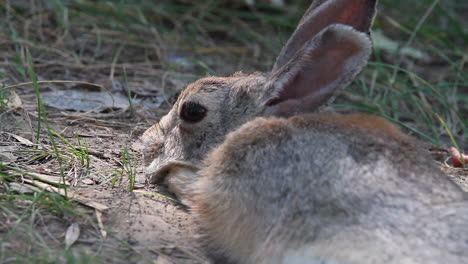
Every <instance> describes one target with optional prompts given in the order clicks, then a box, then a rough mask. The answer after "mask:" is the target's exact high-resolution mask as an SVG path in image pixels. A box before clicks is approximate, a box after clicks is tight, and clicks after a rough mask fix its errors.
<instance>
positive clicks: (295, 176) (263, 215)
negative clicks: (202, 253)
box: [143, 0, 468, 263]
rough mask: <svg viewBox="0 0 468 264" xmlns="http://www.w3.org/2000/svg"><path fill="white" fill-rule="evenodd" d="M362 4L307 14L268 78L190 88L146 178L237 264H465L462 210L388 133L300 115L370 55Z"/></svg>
mask: <svg viewBox="0 0 468 264" xmlns="http://www.w3.org/2000/svg"><path fill="white" fill-rule="evenodd" d="M374 13H375V1H372V0H329V1H325V0H318V1H314V2H313V3H312V6H311V7H310V8H309V9H308V11H307V12H306V14H305V15H304V17H303V19H302V20H301V21H300V23H299V26H298V28H297V29H296V31H295V32H294V34H293V35H292V37H291V38H290V40H289V41H288V42H287V44H286V46H285V47H284V48H283V50H282V51H281V53H280V55H279V57H278V58H277V60H276V63H275V65H274V66H273V69H272V71H271V72H269V73H253V74H250V75H245V74H242V73H236V74H234V75H232V76H229V77H208V78H203V79H201V80H198V81H196V82H195V83H193V84H191V85H189V86H188V87H187V88H186V89H185V90H184V91H183V92H182V93H181V95H180V97H179V98H178V100H177V102H176V103H175V105H174V106H173V108H172V110H171V111H170V112H169V113H168V114H167V115H166V116H164V117H163V118H162V119H161V120H160V122H159V123H158V124H156V125H154V126H153V127H151V128H149V129H148V130H147V131H146V132H145V134H144V135H143V142H144V144H145V146H146V149H145V160H146V162H147V165H148V166H147V174H148V176H149V178H150V179H151V181H153V182H155V181H163V180H164V181H165V182H166V183H167V184H168V185H169V187H170V189H171V190H172V191H173V192H174V193H175V194H176V195H178V196H179V197H180V198H181V199H182V200H183V201H184V202H185V203H186V204H187V205H188V206H189V207H190V208H192V209H193V211H194V213H195V215H197V217H198V218H199V223H200V225H201V229H202V230H203V231H204V232H205V233H206V240H207V241H209V242H210V244H211V246H212V247H211V250H218V251H219V252H221V253H223V254H224V255H225V256H227V258H228V259H230V260H231V261H232V262H235V263H468V199H467V195H466V193H464V192H463V191H461V189H460V188H458V187H457V186H456V185H455V184H453V183H452V182H451V181H450V180H449V179H447V177H446V176H445V175H444V174H442V173H441V172H440V171H439V170H438V169H437V168H436V166H435V165H434V164H433V163H432V162H431V161H430V158H428V157H427V156H426V155H425V154H424V153H421V150H420V148H419V147H418V145H417V143H415V141H414V140H413V139H412V138H411V137H409V136H406V135H405V134H403V133H401V132H400V131H399V130H398V129H397V128H395V127H394V126H393V125H391V124H390V123H388V122H386V121H385V120H383V119H381V118H378V117H372V116H366V115H348V116H341V115H337V114H311V113H310V112H313V111H315V110H317V109H318V108H319V107H320V106H322V105H323V104H324V103H326V102H327V101H328V100H329V99H330V98H331V97H332V96H333V94H334V92H335V91H336V90H338V89H341V88H343V87H345V86H347V85H348V84H349V83H350V82H351V81H352V79H353V78H354V77H355V76H356V75H357V74H358V73H359V72H360V71H361V70H362V68H363V67H364V66H365V65H366V63H367V60H368V58H369V55H370V53H371V42H370V40H369V37H368V31H369V28H370V26H371V23H372V20H373V17H374Z"/></svg>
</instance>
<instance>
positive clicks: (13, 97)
mask: <svg viewBox="0 0 468 264" xmlns="http://www.w3.org/2000/svg"><path fill="white" fill-rule="evenodd" d="M22 106H23V102H22V101H21V98H20V97H19V96H18V94H16V93H15V91H13V90H11V91H10V96H8V107H11V108H20V107H22Z"/></svg>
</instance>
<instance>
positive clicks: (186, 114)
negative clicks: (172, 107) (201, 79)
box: [180, 102, 207, 123]
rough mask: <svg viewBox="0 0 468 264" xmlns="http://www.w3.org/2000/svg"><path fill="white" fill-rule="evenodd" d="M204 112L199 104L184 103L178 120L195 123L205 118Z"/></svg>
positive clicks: (203, 108) (204, 109)
mask: <svg viewBox="0 0 468 264" xmlns="http://www.w3.org/2000/svg"><path fill="white" fill-rule="evenodd" d="M206 111H207V110H206V108H205V107H204V106H203V105H201V104H199V103H195V102H185V103H184V104H183V105H182V110H181V111H180V118H182V119H183V120H184V121H187V122H191V123H195V122H198V121H200V120H202V119H203V118H204V117H205V115H206Z"/></svg>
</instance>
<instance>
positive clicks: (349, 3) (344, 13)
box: [273, 0, 375, 69]
mask: <svg viewBox="0 0 468 264" xmlns="http://www.w3.org/2000/svg"><path fill="white" fill-rule="evenodd" d="M374 10H375V0H329V1H326V2H325V3H323V4H321V5H319V6H318V7H317V8H316V9H315V10H313V11H311V12H310V14H308V15H307V17H304V18H303V20H302V21H303V23H302V24H301V25H299V26H298V28H297V30H296V32H294V34H293V36H291V39H290V40H289V41H288V43H287V44H286V46H285V47H284V49H283V50H282V51H281V53H280V55H279V56H278V59H277V61H276V64H275V66H274V67H273V69H278V68H280V67H282V66H283V65H284V64H286V63H287V62H288V60H289V59H290V58H291V57H292V56H293V54H294V53H295V52H296V51H297V50H299V49H300V48H301V47H302V45H304V43H305V42H306V41H308V40H310V39H312V38H313V37H314V36H315V35H316V34H317V33H318V32H320V31H321V30H322V29H324V28H326V27H327V26H329V25H332V24H344V25H349V26H351V27H353V28H354V29H356V30H358V31H361V32H368V31H369V28H370V26H371V24H372V19H373V16H374Z"/></svg>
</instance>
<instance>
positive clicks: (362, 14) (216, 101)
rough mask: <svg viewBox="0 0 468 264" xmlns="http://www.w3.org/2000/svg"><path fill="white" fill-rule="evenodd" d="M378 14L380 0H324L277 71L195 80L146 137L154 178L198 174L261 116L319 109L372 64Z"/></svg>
mask: <svg viewBox="0 0 468 264" xmlns="http://www.w3.org/2000/svg"><path fill="white" fill-rule="evenodd" d="M374 14H375V0H328V1H326V0H316V1H314V2H313V3H312V5H311V7H310V8H309V9H308V10H307V12H306V14H305V15H304V17H303V18H302V20H301V21H300V22H299V25H298V27H297V29H296V31H295V32H294V33H293V35H292V36H291V38H290V39H289V41H288V42H287V44H286V45H285V47H284V48H283V49H282V50H281V52H280V55H279V56H278V58H277V59H276V63H275V65H274V66H273V68H272V70H271V71H270V72H268V73H253V74H242V73H236V74H234V75H232V76H229V77H208V78H203V79H200V80H198V81H196V82H195V83H193V84H190V85H189V86H188V87H187V88H186V89H185V90H184V91H183V92H182V93H181V95H180V96H179V98H178V100H177V102H176V103H175V104H174V106H173V107H172V109H171V111H170V112H169V113H168V114H167V115H166V116H164V117H163V118H162V119H161V120H160V121H159V122H158V123H157V124H155V125H154V126H152V127H151V128H149V129H148V130H147V131H146V132H145V133H144V135H143V137H142V139H143V144H144V147H145V150H144V155H145V162H146V165H147V171H146V172H147V175H148V176H149V179H150V182H156V181H158V180H161V179H163V178H165V177H166V176H169V177H171V175H173V174H178V175H179V177H178V178H179V179H183V178H184V177H193V175H191V174H192V173H194V172H196V171H197V170H198V168H199V167H200V166H202V160H203V158H204V157H205V155H206V154H207V153H208V152H209V151H210V150H211V149H213V148H214V147H215V146H216V145H218V144H220V143H221V142H223V140H224V138H225V136H226V134H227V133H229V132H231V131H233V130H235V129H236V128H238V127H239V126H240V125H242V124H244V123H246V122H248V121H250V120H252V119H254V118H255V117H259V116H292V115H295V114H300V113H307V112H312V111H315V110H316V109H318V108H319V107H320V106H322V105H323V104H324V103H326V102H327V101H328V100H329V99H330V98H332V97H333V95H334V94H335V91H337V90H339V89H340V88H343V87H345V86H347V85H348V84H349V83H350V82H351V81H352V80H353V79H354V77H355V76H356V75H357V74H358V73H359V72H360V71H361V70H362V69H363V67H364V66H365V65H366V63H367V60H368V58H369V55H370V53H371V42H370V40H369V37H368V32H369V28H370V26H371V24H372V20H373V17H374ZM182 181H183V180H182ZM176 192H177V191H176Z"/></svg>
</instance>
